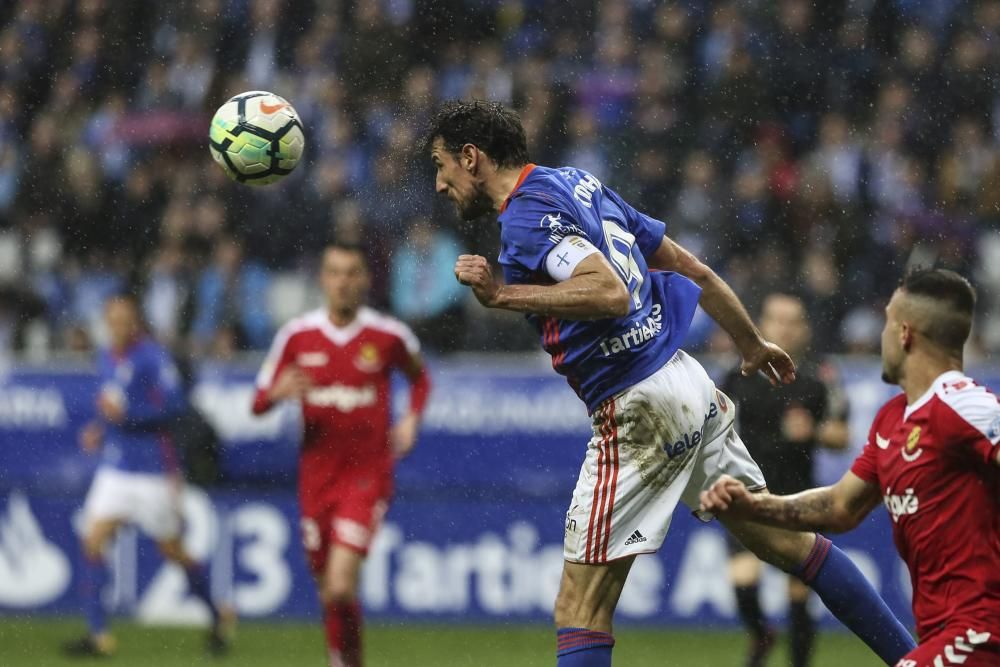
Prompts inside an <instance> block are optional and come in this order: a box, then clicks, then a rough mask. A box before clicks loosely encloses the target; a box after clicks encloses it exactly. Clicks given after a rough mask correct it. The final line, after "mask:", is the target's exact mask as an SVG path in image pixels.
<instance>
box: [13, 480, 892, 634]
mask: <svg viewBox="0 0 1000 667" xmlns="http://www.w3.org/2000/svg"><path fill="white" fill-rule="evenodd" d="M78 509H79V502H75V501H73V500H71V499H69V498H65V497H57V498H52V497H45V496H35V495H28V494H25V493H24V492H21V491H12V492H9V493H8V494H6V497H5V498H3V499H2V500H0V610H2V611H7V612H20V613H23V612H25V611H32V612H56V613H74V612H78V611H79V610H80V609H81V601H80V599H79V581H78V576H79V572H80V571H81V570H80V568H79V561H80V555H79V549H78V547H77V545H76V534H75V530H74V519H75V516H76V513H77V510H78ZM564 511H565V507H563V505H562V503H557V502H553V501H539V500H526V501H524V500H499V501H498V500H496V499H494V498H491V497H488V496H484V497H481V498H472V497H470V498H462V499H455V500H443V499H433V500H429V499H425V498H420V497H414V498H408V497H406V496H400V497H398V498H397V501H396V502H395V504H394V506H393V508H392V509H391V511H390V512H389V514H388V517H387V520H386V522H385V524H384V525H383V526H382V529H381V530H380V532H379V535H378V538H377V540H376V542H375V544H374V545H373V548H372V550H371V553H370V555H369V558H368V561H367V564H366V566H365V570H364V576H363V581H362V587H361V592H362V599H363V603H364V605H365V608H366V611H367V613H368V615H369V617H371V618H373V619H393V620H407V619H416V618H421V619H424V620H440V621H448V622H491V621H500V620H503V621H546V620H548V619H549V617H550V615H551V611H552V604H553V601H554V600H555V595H556V591H557V590H558V586H559V578H560V572H561V570H562V562H563V560H562V522H563V513H564ZM184 512H185V518H186V520H187V524H186V532H185V542H186V545H187V547H188V549H189V550H190V551H191V553H193V554H194V555H196V556H197V557H198V558H201V559H203V560H204V561H205V562H206V563H208V565H209V568H210V572H211V578H212V587H213V591H214V592H215V594H216V597H217V598H218V599H222V600H228V601H230V602H231V603H232V604H233V605H234V606H235V607H236V609H237V610H238V612H239V613H240V615H241V616H244V617H249V618H278V617H281V618H303V617H318V613H319V608H318V605H317V603H316V595H315V592H314V589H313V583H312V579H311V577H310V576H309V574H308V570H307V568H306V564H305V559H304V556H303V552H302V549H301V548H300V546H299V541H298V518H297V508H296V503H295V498H294V495H293V494H292V493H290V492H277V493H263V492H254V493H252V494H242V493H237V492H218V493H212V494H206V493H205V492H204V491H201V490H199V489H194V488H192V489H189V490H188V491H187V493H186V495H185V498H184ZM836 542H837V543H838V544H839V545H840V546H841V547H842V548H844V549H845V550H846V551H847V553H848V554H849V555H850V556H851V557H852V558H853V559H854V560H855V562H857V563H858V565H859V566H860V567H861V568H862V570H863V571H864V572H865V574H866V576H868V578H869V579H870V580H871V581H872V582H873V583H874V584H875V586H876V588H877V589H878V590H879V591H880V593H881V594H882V595H883V597H884V598H885V599H886V601H887V602H888V603H889V604H890V606H891V607H892V608H893V609H894V610H895V611H896V612H897V613H898V614H899V615H900V617H902V618H905V619H908V620H909V618H910V617H909V611H908V609H909V590H908V575H907V574H906V571H905V568H904V567H903V565H902V563H901V562H900V561H899V559H898V558H897V557H896V555H895V552H894V551H893V547H892V543H891V538H890V535H889V525H888V521H887V519H886V518H885V517H883V516H882V515H881V514H878V515H876V516H875V517H873V518H872V519H870V520H869V521H867V522H866V523H865V524H864V525H863V526H862V527H861V528H859V529H858V530H857V531H855V532H853V533H851V534H850V535H846V536H841V537H838V538H837V539H836ZM726 559H727V551H726V545H725V538H724V534H723V532H722V530H721V529H720V528H719V527H718V526H717V525H716V524H714V523H713V524H708V525H706V524H702V523H700V522H698V521H696V520H695V519H693V518H691V517H689V516H688V515H687V513H686V512H683V511H679V512H678V514H677V516H676V518H675V520H674V522H673V525H672V526H671V530H670V533H669V535H668V536H667V541H666V544H665V545H664V548H663V549H662V550H661V551H660V553H658V554H656V555H650V556H640V557H639V558H638V559H637V560H636V563H635V566H634V567H633V569H632V572H631V574H630V576H629V582H628V585H627V586H626V589H625V591H624V593H623V595H622V599H621V603H620V605H619V611H618V619H619V620H620V621H622V622H626V623H627V622H634V623H642V624H669V625H679V626H683V625H691V626H694V625H698V626H702V627H725V626H732V625H734V624H735V622H736V603H735V599H734V597H733V593H732V589H731V587H730V586H729V583H728V581H727V578H726V576H725V571H726ZM109 563H110V565H111V568H112V572H113V577H112V581H111V583H110V585H109V586H108V589H107V590H106V600H107V601H108V602H109V603H110V604H111V606H112V607H113V608H115V609H116V610H118V611H119V612H121V613H127V614H130V615H134V616H136V617H137V618H139V619H141V620H143V621H148V622H154V623H197V622H205V621H207V612H206V611H205V609H204V608H203V607H202V606H201V604H200V603H199V602H198V601H197V600H196V599H195V598H194V597H192V596H190V595H189V594H188V591H187V584H186V582H185V579H184V576H183V574H182V573H181V571H180V570H179V569H178V568H176V567H175V566H173V565H168V564H165V563H163V562H162V560H161V559H160V558H159V556H158V555H157V553H156V549H155V547H154V545H153V544H152V543H151V542H149V541H148V540H147V539H146V538H145V537H143V536H140V535H138V534H137V533H136V532H135V531H133V530H131V529H126V530H124V531H123V532H122V534H121V535H120V537H119V539H118V540H117V543H116V544H115V546H114V548H113V549H112V551H111V553H110V554H109ZM785 585H786V583H785V577H784V576H783V575H782V574H781V573H779V572H777V571H774V570H770V569H769V570H768V571H767V573H766V575H765V583H764V585H763V586H762V591H763V599H762V604H763V607H764V609H765V611H767V613H768V614H770V615H772V616H774V617H780V616H782V615H784V613H785V610H786V605H787V602H786V599H785V593H784V590H785ZM815 612H816V614H817V616H818V617H820V618H821V619H823V622H824V623H827V624H829V623H830V617H829V615H828V614H827V612H825V611H824V610H823V609H822V607H821V606H820V605H819V604H818V603H817V604H816V608H815Z"/></svg>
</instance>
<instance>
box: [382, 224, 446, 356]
mask: <svg viewBox="0 0 1000 667" xmlns="http://www.w3.org/2000/svg"><path fill="white" fill-rule="evenodd" d="M461 252H462V251H461V248H460V247H459V245H458V241H457V239H456V238H455V237H454V236H453V235H452V234H451V233H450V232H449V231H448V230H447V229H443V228H440V227H435V226H433V225H431V223H430V221H429V220H427V219H426V218H419V219H417V220H415V221H413V222H412V223H411V224H410V230H409V233H408V234H407V236H406V238H405V239H404V240H403V242H402V243H401V244H400V245H399V247H398V248H397V249H396V252H395V254H394V255H393V258H392V288H391V290H390V292H389V305H390V306H391V307H392V310H393V312H394V313H396V314H397V315H399V316H400V317H401V318H403V320H404V321H406V322H407V323H408V324H409V325H410V326H411V327H413V331H414V333H416V334H417V337H418V338H420V340H422V341H424V342H425V343H426V344H427V345H428V346H429V347H430V348H431V349H434V350H439V351H440V350H451V349H455V347H457V345H458V344H459V342H460V341H459V336H458V331H459V330H460V329H461V324H460V322H461V318H460V314H459V312H458V310H459V306H460V299H461V298H462V297H463V296H464V291H463V289H462V286H461V285H460V284H459V283H458V281H457V280H455V274H454V272H453V270H452V269H453V267H454V266H455V258H457V257H458V256H459V255H460V254H461Z"/></svg>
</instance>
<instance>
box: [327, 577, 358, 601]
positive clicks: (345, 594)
mask: <svg viewBox="0 0 1000 667" xmlns="http://www.w3.org/2000/svg"><path fill="white" fill-rule="evenodd" d="M322 597H323V602H324V603H325V604H353V603H354V602H356V601H357V599H358V592H357V587H356V586H355V585H354V582H352V581H347V580H346V579H341V578H339V577H328V578H327V580H326V581H325V582H324V585H323V595H322Z"/></svg>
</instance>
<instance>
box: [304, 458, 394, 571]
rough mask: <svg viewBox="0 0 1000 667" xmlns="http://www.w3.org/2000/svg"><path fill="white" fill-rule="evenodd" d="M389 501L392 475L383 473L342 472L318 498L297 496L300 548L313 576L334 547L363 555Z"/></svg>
mask: <svg viewBox="0 0 1000 667" xmlns="http://www.w3.org/2000/svg"><path fill="white" fill-rule="evenodd" d="M300 491H301V489H300ZM391 497H392V475H391V473H389V474H386V473H385V472H384V471H370V472H362V471H357V470H352V471H349V472H347V471H345V473H344V475H343V476H342V477H341V478H340V479H338V480H337V481H336V482H335V483H334V484H332V485H328V486H327V487H326V489H324V492H323V493H322V494H321V495H319V496H314V495H312V494H310V495H306V494H304V493H301V492H300V496H299V503H300V506H301V528H302V545H303V546H304V547H305V549H306V555H307V556H308V557H309V567H310V568H311V569H312V571H313V573H314V574H321V573H322V572H323V571H324V570H325V568H326V561H327V557H328V556H329V554H330V548H331V547H332V546H333V545H334V544H340V545H343V546H345V547H348V548H349V549H353V550H354V551H357V552H358V553H360V554H361V555H367V554H368V548H369V546H371V542H372V539H373V538H374V537H375V531H376V530H378V527H379V524H380V523H381V522H382V517H383V516H384V515H385V512H386V510H387V509H388V508H389V500H390V499H391Z"/></svg>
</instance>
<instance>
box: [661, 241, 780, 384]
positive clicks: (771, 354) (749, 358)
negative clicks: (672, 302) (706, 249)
mask: <svg viewBox="0 0 1000 667" xmlns="http://www.w3.org/2000/svg"><path fill="white" fill-rule="evenodd" d="M647 261H648V262H649V267H650V268H651V269H660V270H663V271H675V272H677V273H679V274H681V275H683V276H686V277H688V278H690V279H691V280H693V281H694V282H695V283H696V284H697V285H698V286H699V287H700V288H701V298H700V299H699V300H698V303H699V304H700V305H701V307H702V308H703V309H704V310H705V312H706V313H708V314H709V316H710V317H711V318H712V319H713V320H715V321H716V322H718V323H719V326H721V327H722V329H723V330H724V331H725V332H726V333H727V334H729V336H730V337H731V338H732V339H733V342H735V343H736V347H737V349H739V351H740V354H741V355H742V357H743V365H742V366H741V369H740V370H741V371H742V373H743V375H750V374H752V373H756V372H757V371H762V372H763V373H764V375H765V376H766V377H767V379H768V381H769V382H770V383H771V384H773V385H777V384H779V383H782V382H784V383H789V382H792V381H793V380H794V379H795V364H794V363H792V360H791V358H790V357H789V356H788V355H787V354H785V351H784V350H782V349H781V348H780V347H778V346H777V345H775V344H774V343H770V342H768V341H766V340H764V337H763V336H761V334H760V331H758V330H757V327H756V326H754V323H753V320H751V319H750V315H749V314H748V313H747V311H746V308H744V307H743V304H742V303H740V299H739V297H737V296H736V293H735V292H733V290H732V288H730V287H729V285H727V284H726V281H724V280H723V279H722V278H720V277H719V275H718V274H717V273H716V272H715V271H713V270H712V268H711V267H709V266H708V265H707V264H705V263H704V262H702V261H700V260H699V259H698V258H697V257H695V256H694V255H693V254H691V252H689V251H688V250H687V249H686V248H684V247H682V246H681V245H679V244H678V243H677V242H675V241H674V240H673V239H671V238H670V237H668V236H664V237H663V241H661V242H660V247H659V248H657V249H656V252H654V253H653V254H652V255H651V256H650V257H647Z"/></svg>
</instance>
